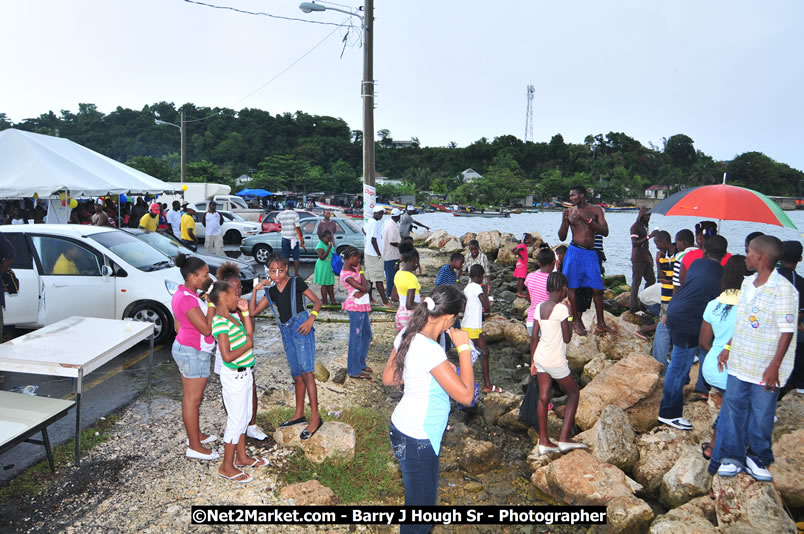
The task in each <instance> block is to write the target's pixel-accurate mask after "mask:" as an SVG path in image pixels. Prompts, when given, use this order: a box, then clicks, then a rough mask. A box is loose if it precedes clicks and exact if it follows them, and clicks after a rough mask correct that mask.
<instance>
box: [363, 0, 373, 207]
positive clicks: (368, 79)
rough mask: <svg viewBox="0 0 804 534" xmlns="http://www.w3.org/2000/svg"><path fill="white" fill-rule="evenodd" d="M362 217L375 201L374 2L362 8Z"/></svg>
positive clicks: (367, 0)
mask: <svg viewBox="0 0 804 534" xmlns="http://www.w3.org/2000/svg"><path fill="white" fill-rule="evenodd" d="M363 10H364V13H363V83H362V86H361V88H360V94H361V96H362V97H363V215H364V216H365V217H371V216H372V214H371V213H369V208H370V206H371V205H373V204H374V201H375V200H376V190H375V189H374V0H366V4H365V6H364V8H363Z"/></svg>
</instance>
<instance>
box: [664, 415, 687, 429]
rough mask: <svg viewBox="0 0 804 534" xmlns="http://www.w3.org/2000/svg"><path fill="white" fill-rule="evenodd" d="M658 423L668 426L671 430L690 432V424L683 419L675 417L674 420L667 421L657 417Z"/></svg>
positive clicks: (665, 418)
mask: <svg viewBox="0 0 804 534" xmlns="http://www.w3.org/2000/svg"><path fill="white" fill-rule="evenodd" d="M657 419H659V421H660V422H662V423H664V424H666V425H670V426H672V427H673V428H678V429H679V430H692V423H690V422H689V421H687V420H686V419H684V418H683V417H676V418H675V419H668V418H667V417H658V418H657Z"/></svg>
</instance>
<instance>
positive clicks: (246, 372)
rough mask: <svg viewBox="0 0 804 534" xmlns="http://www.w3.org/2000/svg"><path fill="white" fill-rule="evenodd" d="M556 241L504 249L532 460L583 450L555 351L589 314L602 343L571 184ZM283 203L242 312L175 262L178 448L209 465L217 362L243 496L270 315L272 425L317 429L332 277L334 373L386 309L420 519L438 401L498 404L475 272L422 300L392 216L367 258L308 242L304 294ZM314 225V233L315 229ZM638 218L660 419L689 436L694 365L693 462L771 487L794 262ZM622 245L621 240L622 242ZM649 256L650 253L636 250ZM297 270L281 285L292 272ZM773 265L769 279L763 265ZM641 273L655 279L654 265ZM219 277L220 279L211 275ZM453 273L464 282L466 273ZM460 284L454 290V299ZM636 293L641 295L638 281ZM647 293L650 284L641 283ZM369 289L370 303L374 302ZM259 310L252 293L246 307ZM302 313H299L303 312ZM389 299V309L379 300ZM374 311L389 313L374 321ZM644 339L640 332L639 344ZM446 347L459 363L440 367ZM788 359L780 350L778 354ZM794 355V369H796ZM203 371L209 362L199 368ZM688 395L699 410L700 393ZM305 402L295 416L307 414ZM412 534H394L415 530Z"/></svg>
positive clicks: (483, 295)
mask: <svg viewBox="0 0 804 534" xmlns="http://www.w3.org/2000/svg"><path fill="white" fill-rule="evenodd" d="M570 204H571V207H569V208H568V209H567V210H565V212H564V214H563V217H562V222H561V227H560V228H559V232H558V233H559V237H560V238H561V239H566V238H567V237H568V235H569V233H570V231H571V233H572V238H571V241H570V243H569V245H559V246H557V247H555V248H551V247H549V246H547V245H546V244H542V246H541V247H540V248H538V250H537V251H536V254H535V257H536V269H535V270H531V268H530V261H529V259H530V256H531V254H530V251H531V247H532V245H533V236H531V235H530V234H524V235H523V236H522V239H521V243H520V245H518V246H517V248H516V249H515V255H516V256H517V266H516V269H515V272H514V276H515V279H516V280H517V293H518V294H519V295H520V296H523V297H525V298H527V299H528V300H529V301H530V306H529V309H528V314H527V320H526V326H527V329H528V333H529V334H530V336H531V346H530V354H531V366H530V372H531V375H532V376H533V377H534V379H533V380H532V381H531V386H530V387H533V388H534V391H533V392H532V393H533V395H531V394H530V393H531V392H529V393H528V395H526V398H527V397H531V398H533V399H534V404H533V410H534V412H535V414H536V418H535V422H534V424H536V425H537V426H538V427H539V443H538V449H539V452H540V453H542V454H547V453H565V452H569V451H572V450H575V449H579V448H586V445H584V444H582V443H577V442H575V441H574V440H573V438H572V431H573V428H574V417H575V411H576V408H577V406H578V400H579V387H578V384H577V383H576V382H575V380H574V378H573V377H572V374H571V372H570V369H569V366H568V362H567V357H566V351H567V345H568V343H569V342H570V340H571V338H572V336H573V335H581V336H583V335H587V330H586V327H585V325H584V324H583V322H582V314H583V312H584V311H585V310H586V309H588V308H589V307H590V306H591V305H592V303H594V305H595V307H596V315H597V322H596V328H597V331H596V333H597V334H599V335H617V333H616V332H615V331H614V330H613V329H612V328H611V327H610V326H609V325H607V324H606V322H605V316H604V314H603V289H604V283H603V261H604V259H605V256H604V255H603V253H602V246H601V241H602V238H603V237H607V236H608V234H609V228H608V225H607V223H606V219H605V215H604V213H603V211H602V210H601V209H600V207H599V206H595V205H593V204H590V203H588V202H587V201H586V191H585V190H584V188H583V187H576V188H573V190H572V191H571V194H570ZM291 208H292V206H291V207H290V208H288V209H286V210H285V212H283V213H282V214H280V218H281V224H282V241H283V243H282V252H281V253H279V252H277V253H274V254H273V255H272V256H271V257H270V258H269V259H268V261H267V264H266V271H267V273H268V279H266V280H265V281H263V282H260V283H259V284H257V285H256V287H255V288H254V291H253V292H252V296H251V300H250V301H248V302H247V301H245V300H243V299H242V298H240V291H239V278H238V276H237V273H236V268H235V267H234V266H229V267H226V269H228V271H226V272H225V273H220V272H219V273H218V275H217V279H218V281H216V282H215V283H214V284H212V285H211V286H210V285H209V284H210V279H209V274H208V270H207V268H206V266H205V265H203V263H201V262H200V260H197V259H194V258H181V257H180V258H179V260H178V261H177V265H179V266H180V267H181V270H182V275H183V276H184V278H185V283H184V285H183V286H181V287H180V289H179V291H178V292H177V293H176V296H175V297H174V300H173V308H174V313H175V314H176V318H177V322H178V324H179V325H180V328H179V334H178V336H177V338H176V341H175V343H174V346H173V354H174V359H175V360H176V362H177V364H178V366H179V369H180V370H181V373H182V380H183V385H184V396H183V402H182V406H183V417H184V423H185V427H186V429H187V434H188V448H187V452H186V454H187V456H188V457H190V458H197V459H207V460H212V459H216V458H218V456H217V453H215V451H213V450H211V449H209V448H207V447H205V445H206V444H208V443H210V442H211V441H214V440H215V439H217V438H215V436H210V435H209V434H205V433H203V432H201V431H200V429H199V428H198V405H199V403H200V399H201V395H202V393H203V390H204V387H205V385H206V381H207V377H208V376H209V365H208V361H209V358H211V355H212V354H213V353H215V354H217V359H218V360H219V361H220V365H216V372H219V373H220V374H221V385H222V388H223V397H224V402H225V405H226V409H227V414H228V418H227V425H226V431H225V433H224V438H223V440H224V458H223V463H222V465H221V467H220V468H219V472H220V474H221V476H223V477H226V478H227V479H229V480H232V481H233V482H248V481H249V480H251V475H250V474H249V473H247V472H245V471H244V470H243V469H242V468H243V467H244V466H252V467H259V466H263V465H267V460H265V459H262V458H256V459H255V458H251V457H249V456H248V455H247V454H246V452H245V448H244V446H243V440H244V436H253V435H258V436H259V435H261V434H262V431H261V430H260V429H259V427H257V426H256V425H255V419H254V412H255V408H256V395H255V389H254V381H253V374H254V363H255V358H254V353H253V350H254V347H253V343H254V341H253V339H254V338H253V330H254V329H253V324H252V322H251V319H250V317H253V316H254V315H256V314H258V313H261V312H263V311H264V310H266V309H267V308H268V307H269V306H270V308H271V311H272V312H273V316H274V317H275V318H276V322H277V325H278V328H279V331H280V334H281V339H282V342H283V346H284V350H285V353H286V356H287V361H288V365H289V368H290V374H291V377H292V379H293V384H294V390H295V395H296V409H295V412H294V414H293V416H292V417H291V418H290V419H289V420H288V421H286V422H285V423H283V424H282V426H285V427H289V426H297V425H298V428H299V431H300V434H299V437H300V439H302V440H306V439H310V438H311V437H312V436H313V435H315V433H316V432H317V431H318V430H319V429H320V428H321V426H322V425H323V419H322V417H321V414H320V413H319V411H318V395H317V390H316V384H315V379H314V377H313V370H314V365H315V328H314V324H315V321H316V319H317V316H318V312H319V310H320V309H321V305H322V301H323V302H325V303H329V304H334V303H336V300H335V294H334V291H333V286H334V283H335V278H336V277H337V278H338V279H339V280H340V282H341V284H342V286H343V287H344V288H345V290H346V293H347V296H346V299H345V300H344V301H343V303H342V305H341V308H342V309H343V310H344V311H346V312H347V313H348V315H349V341H348V343H349V347H348V352H347V374H348V376H349V377H350V378H352V379H357V380H361V379H363V380H365V379H371V378H372V377H373V376H374V372H373V370H372V369H371V368H370V367H369V366H368V364H367V355H368V350H369V346H370V344H371V342H372V337H373V335H372V326H371V320H370V311H371V310H372V304H377V305H379V304H382V305H383V306H386V307H387V306H392V305H393V306H395V307H396V309H395V310H393V309H391V310H390V311H395V325H396V328H397V330H398V335H397V337H396V339H395V340H394V346H393V350H392V351H391V354H390V356H389V357H388V360H387V362H386V365H385V368H384V370H383V373H382V381H383V383H384V384H385V385H388V386H393V385H398V386H402V388H403V394H402V398H401V400H400V402H399V404H398V405H397V406H396V408H395V410H394V412H393V415H392V416H391V422H390V431H389V437H390V441H391V447H392V450H393V453H394V455H395V457H396V458H397V459H398V460H399V462H400V467H401V471H402V477H403V483H404V486H405V503H406V504H408V505H434V504H436V501H437V488H438V476H439V474H438V473H439V453H440V446H441V441H442V437H443V433H444V431H445V429H446V425H447V419H448V417H449V412H450V402H449V399H450V398H452V399H454V400H455V401H456V402H457V404H458V407H459V409H460V408H462V407H464V406H472V405H474V403H475V402H476V401H477V398H478V395H479V393H480V392H481V391H482V392H485V393H490V392H501V391H502V388H500V387H499V386H497V385H495V384H494V383H493V380H492V377H491V376H490V365H489V358H490V351H489V346H488V344H487V343H486V341H485V338H484V335H483V314H484V312H488V311H489V310H490V308H491V303H492V301H493V297H492V295H491V291H490V290H491V271H490V266H489V260H488V258H487V257H486V255H485V254H483V252H481V250H480V246H479V243H478V242H477V241H474V240H473V241H471V242H470V243H469V246H468V254H467V255H466V256H464V254H462V253H454V254H452V256H451V257H450V259H449V262H447V263H445V264H444V265H443V266H442V267H441V268H440V269H439V270H438V273H437V275H436V277H435V283H434V288H433V289H432V291H430V292H429V294H426V295H425V294H423V291H422V284H421V283H420V281H419V278H418V276H417V275H418V274H419V273H420V272H421V266H420V263H419V253H418V251H417V249H416V248H415V246H414V244H413V240H412V237H411V235H410V233H411V231H412V229H413V228H415V227H416V226H423V225H421V224H420V223H418V222H417V221H415V220H414V219H412V216H411V215H412V214H411V213H410V211H412V210H410V211H408V210H405V212H402V211H401V210H397V209H395V210H394V211H393V212H392V213H391V217H390V220H389V221H386V222H385V224H384V225H382V224H380V223H381V221H382V219H383V217H384V215H385V211H384V210H383V209H382V208H378V209H377V210H375V211H374V217H373V218H371V219H370V220H369V221H367V224H366V225H365V228H364V231H365V251H364V255H363V258H364V259H363V260H362V261H361V252H360V251H359V250H358V249H356V248H354V247H348V248H346V249H345V250H344V251H342V253H341V254H336V253H334V251H333V248H334V246H333V241H332V231H331V229H330V228H329V227H327V226H326V225H324V227H323V228H319V237H320V240H319V243H318V245H317V247H316V251H317V255H318V259H317V261H316V266H315V274H314V281H315V283H316V284H317V285H318V286H320V295H321V298H319V296H318V295H316V294H315V293H314V292H313V291H312V290H311V289H310V287H309V286H308V285H307V283H306V282H305V281H304V280H303V279H302V278H301V277H300V276H299V272H298V263H296V262H297V259H298V251H299V248H300V247H304V246H305V243H304V240H303V236H302V235H301V232H299V231H298V229H299V220H298V215H297V214H296V213H295V212H294V211H293V210H292V209H291ZM325 222H331V221H329V217H328V216H327V217H326V219H325ZM648 224H649V214H648V213H647V212H645V211H641V212H640V213H639V215H638V217H637V221H636V222H635V224H634V226H632V228H631V234H630V238H631V242H632V246H633V255H632V260H633V264H634V277H633V283H632V293H631V298H630V303H629V304H630V307H631V309H632V311H633V312H635V313H651V314H654V315H656V326H655V329H654V330H655V333H654V335H653V337H654V339H653V354H654V357H655V358H656V359H657V360H658V361H659V362H660V363H661V364H662V366H663V368H664V369H665V370H664V371H663V374H664V396H663V399H662V402H661V406H660V408H659V413H658V414H657V417H658V420H659V421H660V422H661V423H663V424H667V425H670V426H673V427H675V428H678V429H681V430H689V429H691V428H692V425H691V423H689V421H687V420H686V419H685V418H684V417H683V405H684V398H683V387H684V385H685V382H686V381H688V377H689V372H690V368H691V366H692V364H693V362H694V360H695V359H696V358H700V359H701V361H702V362H701V366H700V368H701V371H700V373H699V374H700V377H699V380H698V384H697V388H698V390H699V391H700V392H701V394H702V395H709V394H710V392H711V394H713V395H716V396H718V397H720V398H722V408H721V410H720V414H719V416H718V418H717V420H716V422H715V430H716V431H715V433H714V434H713V436H714V437H713V438H712V440H711V441H710V442H709V443H704V444H702V453H703V454H704V456H705V457H707V458H710V459H711V464H710V471H712V472H713V473H718V474H720V475H721V476H732V475H734V474H736V473H737V472H739V471H741V470H745V471H746V472H748V473H749V474H751V475H752V476H754V477H755V478H757V479H759V480H770V473H769V472H768V470H767V466H768V464H770V463H771V462H772V461H773V454H772V452H771V448H770V436H771V430H772V427H773V415H774V409H775V404H776V401H777V400H778V398H779V395H780V391H781V390H783V388H784V387H785V385H786V384H787V386H786V387H787V388H791V387H794V388H801V387H802V384H801V377H800V375H801V370H802V367H801V365H797V366H795V370H794V363H800V358H801V348H802V345H801V343H800V342H797V341H796V339H797V336H796V331H797V330H800V329H802V322H801V319H802V315H801V312H802V311H803V310H804V307H802V301H801V300H800V298H801V296H802V295H804V293H802V289H804V287H802V286H804V280H802V279H801V277H799V276H798V275H797V274H796V272H795V267H796V264H797V263H798V262H799V261H800V260H801V249H802V247H801V243H799V242H784V243H782V242H780V241H779V240H778V239H777V238H775V237H773V236H768V235H761V234H752V235H751V236H749V237H748V239H746V244H745V246H746V249H745V252H746V253H745V255H734V256H731V255H729V254H728V253H727V251H726V249H727V242H726V240H725V239H724V238H723V237H722V236H720V235H718V233H717V227H716V225H714V223H711V222H710V221H704V222H701V223H699V224H698V225H696V228H695V233H693V232H692V231H690V230H682V231H680V232H678V233H677V234H676V235H675V236H674V238H671V236H670V234H669V233H668V232H666V231H662V230H658V229H657V230H654V231H653V232H650V233H648V231H647V229H648ZM624 237H625V236H623V238H624ZM651 242H653V244H654V245H655V247H656V249H657V251H656V254H655V256H654V255H652V254H651V252H650V244H651ZM291 259H292V260H294V265H293V266H294V267H295V272H294V273H293V274H292V275H291V273H290V267H291V264H290V260H291ZM777 262H780V263H781V266H780V267H778V269H777ZM654 265H655V267H656V274H654V271H653V267H654ZM227 273H228V274H227ZM464 275H466V278H465V277H464ZM464 280H467V281H466V282H465V285H464ZM642 280H645V281H646V282H647V283H648V285H649V286H650V287H649V288H647V289H646V290H643V291H640V285H641V281H642ZM650 282H656V283H655V284H651V283H650ZM375 290H376V294H375V293H374V291H375ZM258 297H262V298H260V299H258ZM306 301H310V302H312V304H313V306H312V308H313V309H312V311H310V312H308V308H307V306H306V305H305V303H306ZM392 303H393V304H392ZM384 309H387V308H384ZM648 330H649V329H645V330H644V331H642V332H640V333H639V335H640V336H641V337H643V338H645V339H648V338H647V335H648V334H649V331H648ZM452 348H454V349H455V352H456V354H457V360H458V365H455V364H453V363H452V362H450V361H449V359H448V356H447V355H448V353H449V352H450V350H451V349H452ZM794 353H795V354H794ZM796 357H798V360H799V362H796V361H795V360H796ZM477 359H480V360H481V369H482V383H481V384H478V383H475V376H474V370H473V366H474V364H475V362H476V360H477ZM205 362H207V363H205ZM554 383H555V384H557V385H558V387H560V388H561V389H562V390H563V391H564V392H565V393H566V396H567V401H566V410H565V412H564V423H563V427H562V429H561V432H560V434H559V435H558V436H550V435H549V433H548V428H547V412H548V410H549V409H550V404H549V403H550V398H551V397H550V396H551V392H552V388H553V385H554ZM701 398H703V397H701ZM307 403H309V407H310V413H311V416H310V418H309V420H308V418H307V417H306V416H305V407H306V405H307ZM416 528H417V526H414V525H410V526H405V527H403V530H410V531H415V529H416Z"/></svg>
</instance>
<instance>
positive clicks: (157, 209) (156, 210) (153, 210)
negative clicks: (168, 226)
mask: <svg viewBox="0 0 804 534" xmlns="http://www.w3.org/2000/svg"><path fill="white" fill-rule="evenodd" d="M150 211H151V213H159V212H160V211H162V206H160V205H159V204H157V203H156V202H154V203H153V204H151V207H150ZM140 213H142V212H140Z"/></svg>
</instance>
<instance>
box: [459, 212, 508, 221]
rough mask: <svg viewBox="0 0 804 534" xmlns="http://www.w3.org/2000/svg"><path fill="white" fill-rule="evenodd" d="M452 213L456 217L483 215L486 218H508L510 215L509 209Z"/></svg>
mask: <svg viewBox="0 0 804 534" xmlns="http://www.w3.org/2000/svg"><path fill="white" fill-rule="evenodd" d="M452 214H453V215H454V216H456V217H483V218H486V219H496V218H508V217H510V216H511V212H510V211H503V212H499V211H487V212H480V211H453V212H452Z"/></svg>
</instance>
